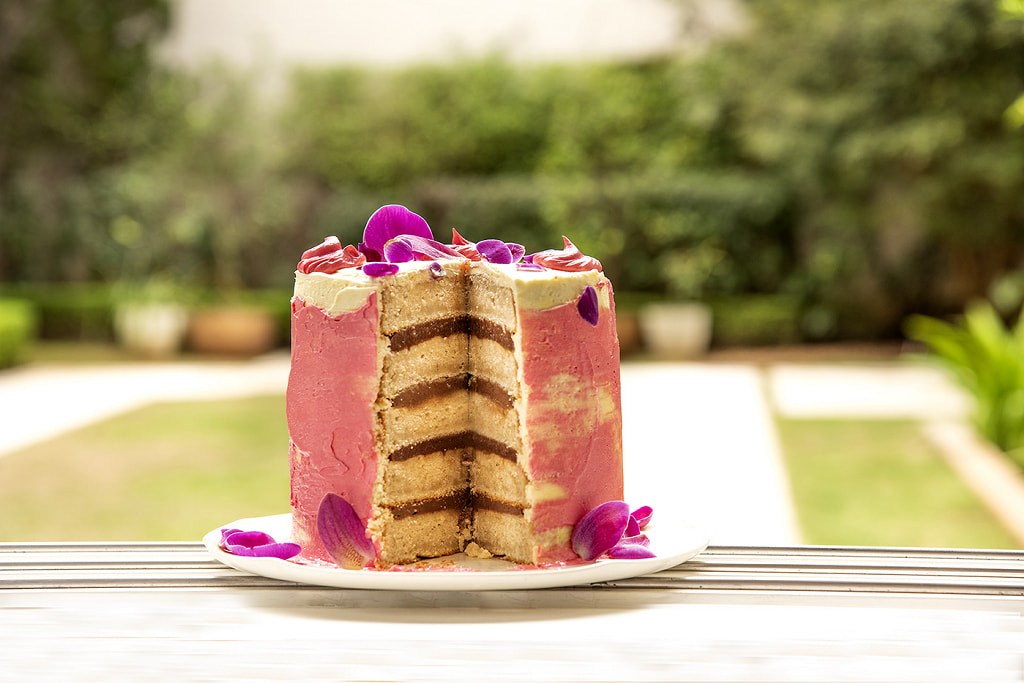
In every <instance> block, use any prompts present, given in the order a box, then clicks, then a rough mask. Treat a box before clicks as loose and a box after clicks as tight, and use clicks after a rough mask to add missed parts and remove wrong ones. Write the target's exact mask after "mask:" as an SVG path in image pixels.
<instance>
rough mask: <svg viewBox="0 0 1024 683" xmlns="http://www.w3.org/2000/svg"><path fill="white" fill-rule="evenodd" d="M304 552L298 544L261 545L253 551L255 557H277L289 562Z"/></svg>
mask: <svg viewBox="0 0 1024 683" xmlns="http://www.w3.org/2000/svg"><path fill="white" fill-rule="evenodd" d="M301 552H302V547H301V546H300V545H299V544H298V543H268V544H266V545H259V546H256V547H255V548H253V549H252V555H253V557H276V558H278V559H280V560H287V559H288V558H291V557H295V556H296V555H298V554H299V553H301Z"/></svg>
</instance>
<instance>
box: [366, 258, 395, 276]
mask: <svg viewBox="0 0 1024 683" xmlns="http://www.w3.org/2000/svg"><path fill="white" fill-rule="evenodd" d="M363 272H364V273H366V274H367V275H369V276H370V277H383V276H384V275H394V274H395V273H397V272H398V264H397V263H381V262H379V261H374V262H373V263H366V264H363Z"/></svg>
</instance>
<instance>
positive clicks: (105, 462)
mask: <svg viewBox="0 0 1024 683" xmlns="http://www.w3.org/2000/svg"><path fill="white" fill-rule="evenodd" d="M287 454H288V432H287V428H286V425H285V416H284V397H283V396H273V397H260V398H251V399H244V400H238V401H217V402H206V403H174V404H159V405H154V406H150V407H147V408H144V409H141V410H138V411H135V412H132V413H128V414H126V415H123V416H119V417H117V418H114V419H111V420H108V421H105V422H102V423H100V424H96V425H92V426H90V427H87V428H85V429H81V430H79V431H76V432H74V433H73V434H69V435H67V436H63V437H60V438H57V439H54V440H52V441H48V442H46V443H44V444H41V445H38V446H34V447H31V448H29V449H26V450H24V451H21V452H18V453H14V454H11V455H8V456H6V457H3V458H0V541H15V540H17V541H53V540H90V541H105V540H177V541H181V540H197V539H199V538H202V536H203V535H204V534H205V533H206V532H207V531H209V530H210V529H213V528H216V527H218V526H220V525H222V524H225V523H228V522H231V521H233V520H236V519H240V518H243V517H254V516H262V515H269V514H276V513H280V512H287V511H288V455H287Z"/></svg>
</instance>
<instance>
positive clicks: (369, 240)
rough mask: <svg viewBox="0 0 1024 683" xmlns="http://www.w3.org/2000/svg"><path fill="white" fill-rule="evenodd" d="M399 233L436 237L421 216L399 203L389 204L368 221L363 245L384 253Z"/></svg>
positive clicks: (364, 231) (374, 213) (378, 210)
mask: <svg viewBox="0 0 1024 683" xmlns="http://www.w3.org/2000/svg"><path fill="white" fill-rule="evenodd" d="M399 235H417V236H419V237H423V238H426V239H433V237H434V234H433V233H432V232H430V226H429V225H427V222H426V221H425V220H423V218H422V217H421V216H419V215H417V214H415V213H413V212H412V211H410V210H409V209H407V208H405V207H404V206H401V205H399V204H387V205H385V206H382V207H380V208H379V209H377V210H376V211H374V212H373V215H372V216H370V220H368V221H366V228H365V229H364V230H363V243H362V247H363V248H365V249H372V250H373V251H376V252H377V253H383V252H384V245H385V244H387V243H388V242H389V241H391V240H392V239H394V238H395V237H398V236H399ZM361 251H362V249H361ZM364 253H365V252H364ZM367 258H369V257H367Z"/></svg>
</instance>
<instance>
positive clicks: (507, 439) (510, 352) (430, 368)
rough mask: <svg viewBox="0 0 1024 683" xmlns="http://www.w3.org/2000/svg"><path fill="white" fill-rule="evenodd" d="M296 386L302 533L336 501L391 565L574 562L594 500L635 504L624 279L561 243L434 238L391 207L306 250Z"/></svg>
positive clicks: (297, 520)
mask: <svg viewBox="0 0 1024 683" xmlns="http://www.w3.org/2000/svg"><path fill="white" fill-rule="evenodd" d="M291 325H292V339H291V343H292V358H291V371H290V376H289V381H288V389H287V419H288V430H289V438H290V445H289V460H290V468H291V507H292V526H293V529H292V534H293V540H295V541H296V542H297V543H298V544H299V545H301V546H302V548H303V551H302V559H304V560H307V561H314V562H317V561H330V556H329V553H328V552H327V550H325V548H324V546H323V544H322V543H321V541H320V539H319V537H318V534H317V511H318V508H319V506H320V504H321V502H322V501H323V500H324V498H325V496H327V495H328V494H335V495H336V496H340V497H341V498H342V499H343V500H344V501H346V502H347V503H348V504H349V505H350V506H351V507H352V509H353V510H354V512H355V514H356V515H357V516H358V517H359V520H360V521H361V523H362V524H363V525H365V529H366V535H367V537H368V538H369V540H370V541H371V543H372V548H373V553H374V555H375V557H374V563H375V564H376V566H377V567H381V568H385V567H389V566H391V565H397V564H406V563H410V562H414V561H416V560H418V559H421V558H431V557H441V556H445V555H449V554H452V553H458V552H460V551H466V552H470V553H477V554H482V555H484V556H488V555H493V556H499V557H503V558H506V559H508V560H511V561H513V562H516V563H522V564H542V563H547V562H562V561H568V560H572V559H575V558H576V557H577V556H576V554H575V553H574V552H573V549H572V545H571V542H570V537H571V534H572V530H573V526H574V525H575V524H576V523H577V522H578V521H579V520H580V518H581V517H583V515H584V514H585V513H587V511H588V510H590V509H592V508H594V507H595V506H597V505H600V504H602V503H605V502H607V501H613V500H620V499H621V498H622V497H623V490H622V488H623V480H622V439H621V424H622V419H621V409H620V389H619V349H618V340H617V336H616V331H615V307H614V298H613V294H612V286H611V283H610V282H609V281H608V279H607V278H606V277H605V276H604V275H603V273H602V270H601V265H600V263H599V262H598V261H596V260H595V259H593V258H590V257H588V256H585V255H583V254H581V253H580V252H579V250H578V249H577V248H576V247H575V246H574V245H573V244H572V243H571V242H570V240H569V239H567V238H565V239H564V248H563V249H557V250H548V251H542V252H539V253H536V254H533V255H530V256H526V255H524V249H523V248H522V247H520V246H519V245H516V244H511V243H505V242H502V241H500V240H495V239H488V240H483V241H480V242H477V243H473V242H470V241H468V240H466V239H464V238H463V237H462V236H461V235H459V234H458V233H457V232H456V231H454V230H453V231H452V241H451V243H449V244H442V243H440V242H438V241H435V240H434V239H433V235H432V232H431V230H430V228H429V226H427V224H426V222H425V221H424V220H423V219H422V218H420V217H419V216H417V215H416V214H414V213H412V212H410V211H409V210H407V209H405V208H404V207H400V206H397V205H389V206H385V207H382V208H381V209H379V210H378V211H377V212H376V213H374V215H373V216H372V217H371V218H370V220H369V221H368V222H367V227H366V231H365V233H364V240H363V242H362V243H361V244H359V245H347V246H342V245H341V243H340V241H339V240H338V239H337V238H336V237H329V238H327V239H325V240H324V241H323V243H321V244H320V245H318V246H316V247H314V248H312V249H310V250H308V251H306V252H305V253H303V255H302V258H301V260H300V262H299V265H298V268H297V271H296V274H295V292H294V297H293V298H292V319H291Z"/></svg>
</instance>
